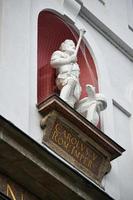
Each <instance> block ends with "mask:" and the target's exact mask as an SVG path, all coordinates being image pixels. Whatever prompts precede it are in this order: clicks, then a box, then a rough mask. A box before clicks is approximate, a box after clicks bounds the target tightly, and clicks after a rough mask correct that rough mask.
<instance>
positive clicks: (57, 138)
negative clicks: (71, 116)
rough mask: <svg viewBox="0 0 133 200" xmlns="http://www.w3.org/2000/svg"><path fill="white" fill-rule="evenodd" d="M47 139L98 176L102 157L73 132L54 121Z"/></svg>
mask: <svg viewBox="0 0 133 200" xmlns="http://www.w3.org/2000/svg"><path fill="white" fill-rule="evenodd" d="M49 139H50V140H52V142H53V143H55V144H56V145H58V146H59V147H60V148H61V149H62V150H64V151H65V152H67V153H68V154H69V155H70V156H71V157H72V158H74V160H76V161H77V162H78V163H80V164H81V165H82V166H84V167H85V168H86V169H87V170H89V171H91V172H92V173H93V174H95V175H98V173H99V169H100V166H101V163H102V162H103V156H101V155H100V152H98V151H97V150H96V149H95V148H93V147H92V146H91V145H90V144H88V143H86V142H84V141H83V140H82V139H81V138H80V137H78V135H77V134H76V133H75V132H74V130H72V129H70V128H69V127H67V126H65V125H64V124H63V123H61V122H60V121H59V120H56V122H55V124H54V126H53V129H52V132H51V134H50V135H49Z"/></svg>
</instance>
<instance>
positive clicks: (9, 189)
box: [0, 174, 38, 200]
mask: <svg viewBox="0 0 133 200" xmlns="http://www.w3.org/2000/svg"><path fill="white" fill-rule="evenodd" d="M0 192H2V193H4V194H5V195H6V196H8V197H9V198H10V199H11V200H38V199H37V198H36V197H35V196H34V195H33V194H31V193H30V192H28V191H27V190H25V189H24V188H22V187H21V186H20V185H18V184H17V183H15V182H13V181H12V180H11V179H10V178H9V177H7V176H5V175H3V174H0Z"/></svg>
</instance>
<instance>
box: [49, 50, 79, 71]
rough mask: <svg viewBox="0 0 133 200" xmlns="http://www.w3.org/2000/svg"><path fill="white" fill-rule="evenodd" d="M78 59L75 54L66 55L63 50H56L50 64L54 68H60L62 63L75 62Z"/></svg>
mask: <svg viewBox="0 0 133 200" xmlns="http://www.w3.org/2000/svg"><path fill="white" fill-rule="evenodd" d="M76 60H77V58H76V56H75V55H71V56H68V57H65V56H63V52H60V51H55V52H54V53H53V54H52V56H51V60H50V64H51V65H52V66H53V67H54V68H58V67H60V66H61V65H65V64H70V63H75V62H76Z"/></svg>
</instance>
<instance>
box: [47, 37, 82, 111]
mask: <svg viewBox="0 0 133 200" xmlns="http://www.w3.org/2000/svg"><path fill="white" fill-rule="evenodd" d="M75 49H76V48H75V44H74V42H73V41H72V40H68V39H67V40H65V41H64V42H63V43H62V44H61V46H60V48H59V50H57V51H55V52H54V53H53V54H52V57H51V61H50V64H51V66H52V67H53V68H56V73H57V78H56V85H57V87H58V89H59V90H60V97H61V98H62V99H63V100H64V101H66V102H67V103H68V104H69V105H70V106H72V107H74V105H75V103H76V102H77V101H78V100H79V98H80V95H81V87H80V83H79V75H80V69H79V65H78V64H77V56H76V54H75Z"/></svg>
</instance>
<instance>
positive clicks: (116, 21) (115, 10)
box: [83, 0, 133, 47]
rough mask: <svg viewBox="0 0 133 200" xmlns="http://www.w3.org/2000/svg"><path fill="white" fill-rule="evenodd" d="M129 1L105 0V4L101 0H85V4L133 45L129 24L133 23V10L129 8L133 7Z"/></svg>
mask: <svg viewBox="0 0 133 200" xmlns="http://www.w3.org/2000/svg"><path fill="white" fill-rule="evenodd" d="M129 1H130V0H117V1H112V0H107V1H106V0H105V1H104V2H105V5H103V4H102V3H101V2H100V1H99V0H93V1H88V0H83V4H84V6H85V7H87V8H88V10H90V12H92V13H93V14H94V15H95V16H96V17H97V18H98V19H99V20H101V21H102V22H103V23H104V24H105V25H106V26H107V27H108V28H110V29H111V30H112V31H113V32H114V33H115V34H116V35H118V36H119V37H120V38H121V39H122V40H124V41H125V42H126V43H127V44H128V45H129V46H131V47H133V43H132V35H133V32H132V31H131V30H130V29H129V28H128V24H129V23H130V24H132V21H133V12H132V10H131V9H130V10H129V7H130V8H131V7H132V3H131V2H129ZM132 9H133V7H132ZM129 12H130V13H129Z"/></svg>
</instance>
